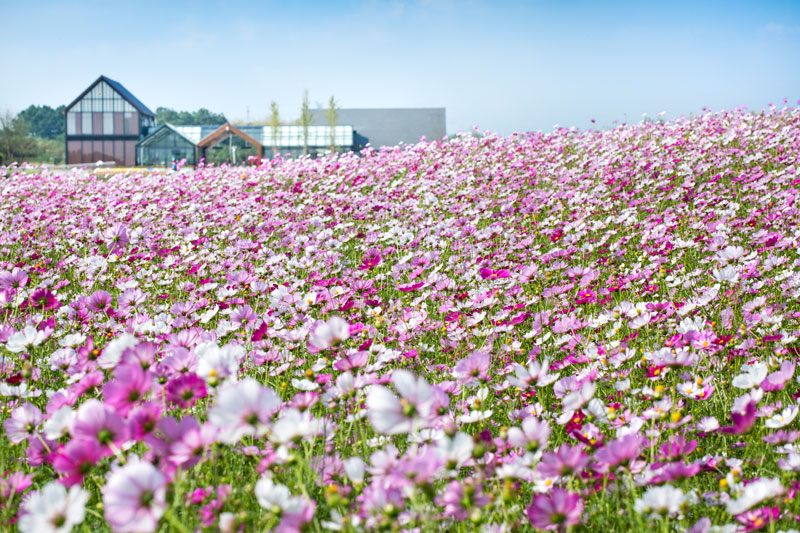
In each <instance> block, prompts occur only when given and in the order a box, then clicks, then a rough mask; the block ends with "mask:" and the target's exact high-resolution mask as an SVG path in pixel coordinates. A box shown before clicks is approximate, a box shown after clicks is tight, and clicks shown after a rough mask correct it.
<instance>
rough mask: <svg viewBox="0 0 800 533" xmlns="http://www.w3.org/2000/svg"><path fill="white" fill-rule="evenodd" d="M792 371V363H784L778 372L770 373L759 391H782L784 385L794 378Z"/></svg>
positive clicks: (793, 366)
mask: <svg viewBox="0 0 800 533" xmlns="http://www.w3.org/2000/svg"><path fill="white" fill-rule="evenodd" d="M794 369H795V364H794V361H784V362H783V363H781V367H780V369H779V370H777V371H776V372H773V373H771V374H770V375H768V376H767V377H766V378H765V379H764V381H762V382H761V389H762V390H764V391H767V392H769V391H776V390H783V388H784V387H785V386H786V383H787V382H788V381H789V380H790V379H792V376H794Z"/></svg>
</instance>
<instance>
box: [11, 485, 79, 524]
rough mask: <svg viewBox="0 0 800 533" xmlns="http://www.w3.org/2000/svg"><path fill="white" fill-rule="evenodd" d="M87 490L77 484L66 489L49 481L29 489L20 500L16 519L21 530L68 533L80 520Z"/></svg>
mask: <svg viewBox="0 0 800 533" xmlns="http://www.w3.org/2000/svg"><path fill="white" fill-rule="evenodd" d="M87 501H89V493H88V492H86V491H85V490H83V488H81V487H80V486H73V487H71V488H70V489H69V492H67V489H66V488H64V486H63V485H62V484H61V483H59V482H57V481H51V482H50V483H48V484H47V485H45V486H44V487H42V489H41V490H39V491H35V492H32V493H31V494H30V496H28V498H27V499H26V500H25V502H24V503H23V504H22V511H23V514H22V516H21V517H20V519H19V530H20V531H22V533H50V532H53V533H68V532H69V531H72V528H73V526H76V525H78V524H80V523H81V522H83V517H84V515H85V513H86V502H87Z"/></svg>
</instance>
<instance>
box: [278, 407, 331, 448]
mask: <svg viewBox="0 0 800 533" xmlns="http://www.w3.org/2000/svg"><path fill="white" fill-rule="evenodd" d="M321 430H322V423H321V422H320V420H318V419H316V418H314V417H313V416H312V415H311V413H309V412H308V411H303V412H302V413H301V412H300V411H298V410H297V409H289V410H287V411H285V412H284V413H283V416H282V417H281V418H280V419H279V420H278V421H277V422H275V423H274V424H273V425H272V431H271V432H270V435H269V438H270V440H272V441H273V442H275V443H278V444H286V443H288V442H291V441H296V440H298V439H306V438H309V437H316V436H317V435H319V434H320V432H321Z"/></svg>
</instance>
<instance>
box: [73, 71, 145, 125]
mask: <svg viewBox="0 0 800 533" xmlns="http://www.w3.org/2000/svg"><path fill="white" fill-rule="evenodd" d="M101 81H104V82H106V83H107V84H109V85H110V86H111V88H112V89H114V90H115V91H117V93H119V95H120V96H121V97H122V98H124V99H125V100H127V102H128V103H129V104H131V105H132V106H133V107H135V108H136V110H137V111H139V113H141V114H143V115H148V116H150V117H155V116H156V114H155V113H153V112H152V111H151V110H150V108H149V107H147V106H146V105H144V104H143V103H142V102H141V101H140V100H139V99H138V98H136V97H135V96H133V93H131V92H130V91H129V90H128V89H126V88H125V86H124V85H122V84H121V83H120V82H118V81H114V80H112V79H111V78H107V77H105V76H100V77H99V78H97V79H96V80H95V81H94V82H93V83H92V84H91V85H89V86H88V87H87V88H86V90H85V91H83V92H82V93H81V94H80V95H79V96H78V97H77V98H76V99H74V100H73V101H72V102H70V104H69V105H68V106H67V107H65V108H64V112H65V113H66V112H67V111H69V110H70V109H71V108H72V106H74V105H75V104H77V103H78V102H79V101H80V100H81V99H82V98H83V97H84V96H86V95H87V94H88V93H89V91H91V90H92V89H93V88H94V86H95V85H97V84H98V83H100V82H101Z"/></svg>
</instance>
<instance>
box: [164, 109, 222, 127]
mask: <svg viewBox="0 0 800 533" xmlns="http://www.w3.org/2000/svg"><path fill="white" fill-rule="evenodd" d="M227 121H228V120H227V119H226V118H225V115H223V114H222V113H212V112H211V111H209V110H208V109H206V108H204V107H201V108H200V109H198V110H197V111H194V112H192V111H175V110H173V109H169V108H167V107H159V108H157V109H156V123H158V124H167V123H169V124H172V125H173V126H221V125H222V124H225V123H226V122H227Z"/></svg>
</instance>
